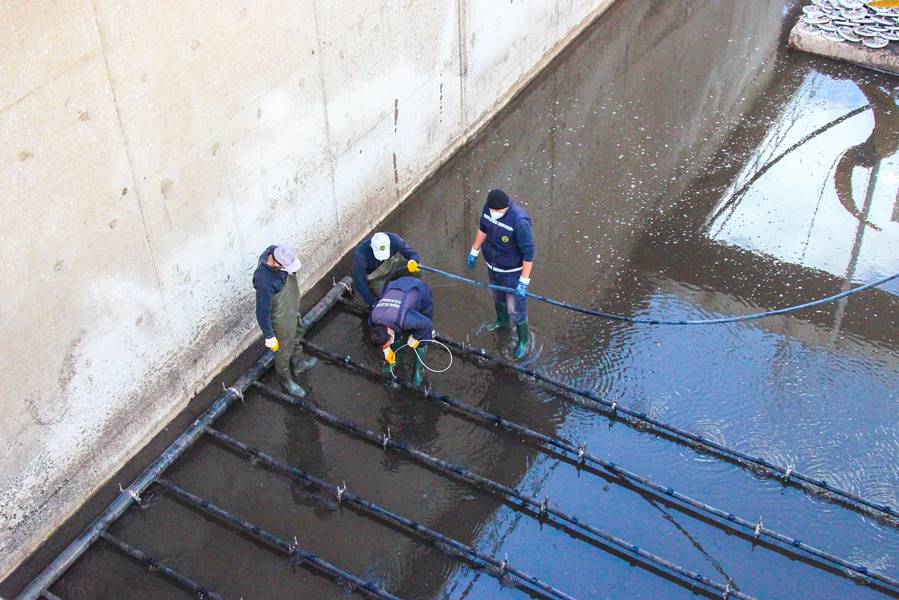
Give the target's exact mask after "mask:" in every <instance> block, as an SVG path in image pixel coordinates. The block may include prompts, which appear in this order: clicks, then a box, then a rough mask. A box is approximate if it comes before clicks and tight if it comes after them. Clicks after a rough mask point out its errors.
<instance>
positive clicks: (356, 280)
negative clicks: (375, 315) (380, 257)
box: [353, 246, 378, 306]
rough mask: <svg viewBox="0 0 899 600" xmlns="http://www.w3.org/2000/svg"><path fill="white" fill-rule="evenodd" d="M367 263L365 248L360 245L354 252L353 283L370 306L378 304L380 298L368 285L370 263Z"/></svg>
mask: <svg viewBox="0 0 899 600" xmlns="http://www.w3.org/2000/svg"><path fill="white" fill-rule="evenodd" d="M366 263H367V261H366V258H365V249H364V248H363V247H362V246H360V247H358V248H356V251H355V252H353V285H355V286H356V291H357V292H358V293H359V296H361V297H362V300H364V301H365V303H366V304H368V305H369V306H374V305H375V304H377V302H378V299H377V298H376V297H375V295H374V294H372V293H371V288H369V287H368V277H367V276H368V272H367V267H368V265H367V264H366Z"/></svg>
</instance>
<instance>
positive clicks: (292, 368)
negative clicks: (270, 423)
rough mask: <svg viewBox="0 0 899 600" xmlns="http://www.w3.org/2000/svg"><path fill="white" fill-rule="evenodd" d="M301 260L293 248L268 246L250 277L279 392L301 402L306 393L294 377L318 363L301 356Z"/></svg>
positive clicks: (303, 329)
mask: <svg viewBox="0 0 899 600" xmlns="http://www.w3.org/2000/svg"><path fill="white" fill-rule="evenodd" d="M299 270H300V259H299V258H297V255H296V252H294V250H293V248H290V247H288V246H269V247H268V248H266V249H265V252H263V253H262V255H261V256H260V257H259V262H258V263H257V265H256V271H255V272H254V273H253V287H254V288H256V320H257V321H258V322H259V327H260V328H261V329H262V333H263V335H265V345H266V347H267V348H269V349H270V350H271V351H272V352H274V353H275V372H276V373H277V374H278V383H279V384H281V388H282V389H283V390H284V391H285V392H287V393H288V394H290V395H292V396H296V397H298V398H302V397H304V396H305V395H306V391H305V390H304V389H303V388H302V387H300V385H299V384H297V382H296V381H294V377H296V376H298V375H299V374H300V373H304V372H305V371H308V370H309V369H311V368H312V367H314V366H315V364H316V363H317V362H318V361H317V360H316V359H315V358H313V357H309V358H306V357H305V355H304V353H303V346H302V341H303V335H304V334H305V333H306V327H305V326H304V325H303V319H302V317H301V316H300V286H299V283H298V282H297V271H299Z"/></svg>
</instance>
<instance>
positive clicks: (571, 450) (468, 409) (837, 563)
mask: <svg viewBox="0 0 899 600" xmlns="http://www.w3.org/2000/svg"><path fill="white" fill-rule="evenodd" d="M303 344H304V346H305V347H306V348H307V349H309V350H311V351H312V352H313V353H315V354H318V355H319V356H321V357H323V358H325V359H326V360H328V361H330V362H333V363H334V364H336V365H339V366H341V367H343V368H349V369H353V370H356V371H359V372H361V373H363V374H365V375H367V376H369V377H371V378H373V379H376V380H379V381H385V382H390V383H392V384H394V385H399V386H400V387H403V388H405V389H407V390H410V391H413V392H415V393H418V394H421V395H423V396H424V397H425V398H428V399H432V400H436V401H437V402H441V403H443V404H445V405H446V406H448V407H449V408H450V409H451V410H454V411H457V412H460V413H462V414H463V415H465V416H467V417H471V418H474V419H475V420H477V421H479V422H481V423H485V424H486V425H488V426H496V427H500V428H501V429H504V430H506V431H509V432H512V433H514V434H517V435H520V436H523V437H526V438H529V439H531V440H535V441H537V442H539V443H541V444H545V445H546V446H550V447H551V448H553V449H555V450H558V451H561V452H562V453H563V454H564V455H567V456H568V457H571V458H575V459H576V460H578V461H581V462H589V463H592V464H594V465H596V466H598V467H600V468H602V469H605V470H606V471H607V472H609V473H610V474H611V475H612V476H614V477H615V478H616V479H619V480H620V479H624V480H628V481H630V482H632V483H635V484H637V485H638V486H640V487H639V489H641V490H643V491H646V492H648V493H651V494H653V495H654V496H656V497H657V498H659V499H661V500H663V501H665V502H668V501H669V500H672V499H673V500H677V501H679V502H681V503H683V504H685V505H687V506H689V507H691V508H693V509H696V510H699V511H701V512H703V513H706V514H708V515H709V516H711V517H713V518H714V520H713V521H712V523H713V524H715V525H718V526H719V527H725V528H727V529H730V530H733V531H737V532H738V533H739V534H741V535H744V536H745V534H746V533H748V534H750V535H749V536H747V537H749V539H751V540H753V542H754V541H756V540H760V539H764V540H765V541H767V542H768V544H770V545H771V546H773V547H774V548H775V549H777V550H780V551H782V552H784V553H786V554H788V555H795V556H798V557H801V558H803V559H805V560H806V561H807V562H809V563H810V564H812V565H814V566H817V567H823V568H824V569H826V570H827V571H828V572H831V573H834V572H835V573H838V574H840V575H842V576H844V577H849V578H851V579H852V580H853V581H859V580H860V581H862V582H864V583H867V584H870V585H873V586H876V587H878V588H880V589H885V590H887V591H889V592H891V593H893V594H896V595H899V581H896V580H895V579H893V578H891V577H888V576H886V575H883V574H881V573H878V572H876V571H871V570H869V569H868V568H867V567H865V566H864V565H858V564H853V563H851V562H849V561H848V560H846V559H843V558H840V557H839V556H836V555H834V554H831V553H829V552H826V551H824V550H821V549H819V548H816V547H815V546H812V545H810V544H807V543H805V542H803V541H801V540H798V539H796V538H793V537H790V536H788V535H785V534H782V533H780V532H778V531H776V530H773V529H769V528H767V527H765V526H764V525H763V524H762V523H761V521H758V522H752V521H750V520H748V519H745V518H742V517H738V516H736V515H734V514H733V513H729V512H727V511H725V510H721V509H720V508H716V507H714V506H712V505H710V504H706V503H705V502H702V501H701V500H697V499H695V498H692V497H690V496H688V495H686V494H683V493H681V492H678V491H677V490H675V489H674V488H672V487H669V486H666V485H662V484H660V483H657V482H655V481H653V480H652V479H649V478H648V477H643V476H641V475H638V474H637V473H634V472H632V471H629V470H627V469H625V468H623V467H621V466H619V465H617V464H615V463H613V462H610V461H607V460H605V459H603V458H601V457H599V456H597V455H595V454H593V453H591V452H589V451H587V449H586V448H584V447H577V446H575V445H574V444H573V443H571V442H568V441H565V440H562V439H558V438H554V437H551V436H548V435H546V434H544V433H540V432H538V431H534V430H533V429H529V428H527V427H525V426H523V425H519V424H517V423H514V422H512V421H509V420H508V419H506V418H505V417H503V416H501V415H497V414H494V413H490V412H487V411H485V410H483V409H481V408H478V407H476V406H472V405H470V404H466V403H464V402H459V401H458V400H453V399H452V398H450V397H449V396H447V395H446V394H442V393H440V392H435V391H433V390H431V389H428V388H423V387H417V386H414V385H412V384H411V383H408V382H406V381H402V380H396V381H394V380H393V378H392V377H390V376H389V375H385V374H383V373H381V372H380V371H378V370H377V369H373V368H371V367H368V366H366V365H364V364H362V363H360V362H359V361H357V360H354V359H353V358H351V357H350V356H341V355H339V354H336V353H334V352H330V351H328V350H325V349H324V348H322V347H321V346H319V345H318V344H315V343H313V342H307V341H304V342H303ZM675 506H678V505H676V504H675ZM737 526H739V527H740V528H742V529H737Z"/></svg>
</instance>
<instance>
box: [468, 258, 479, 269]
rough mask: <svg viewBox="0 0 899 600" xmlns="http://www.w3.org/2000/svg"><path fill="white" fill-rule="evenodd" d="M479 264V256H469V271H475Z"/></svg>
mask: <svg viewBox="0 0 899 600" xmlns="http://www.w3.org/2000/svg"><path fill="white" fill-rule="evenodd" d="M477 262H478V257H477V256H475V255H473V254H469V255H468V268H469V269H474V266H475V265H476V264H477Z"/></svg>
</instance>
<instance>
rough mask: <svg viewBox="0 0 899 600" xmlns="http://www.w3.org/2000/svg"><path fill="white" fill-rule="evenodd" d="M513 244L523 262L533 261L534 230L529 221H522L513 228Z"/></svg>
mask: <svg viewBox="0 0 899 600" xmlns="http://www.w3.org/2000/svg"><path fill="white" fill-rule="evenodd" d="M515 243H516V244H518V249H519V250H521V254H522V258H523V260H526V261H527V262H531V261H532V260H534V230H533V228H532V227H531V222H530V221H525V220H522V221H521V222H520V223H518V225H516V226H515Z"/></svg>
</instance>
